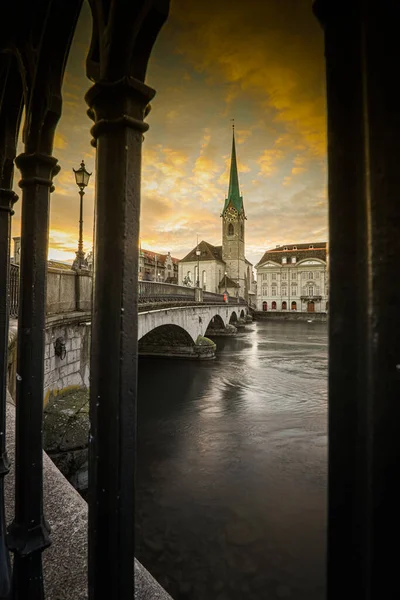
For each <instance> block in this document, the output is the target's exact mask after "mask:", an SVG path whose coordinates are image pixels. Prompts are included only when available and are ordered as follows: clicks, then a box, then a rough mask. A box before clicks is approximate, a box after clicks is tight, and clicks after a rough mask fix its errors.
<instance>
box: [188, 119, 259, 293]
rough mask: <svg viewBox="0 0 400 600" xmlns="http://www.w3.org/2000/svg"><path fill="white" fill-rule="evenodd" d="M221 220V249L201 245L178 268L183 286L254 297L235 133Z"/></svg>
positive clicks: (208, 244) (207, 244) (203, 242)
mask: <svg viewBox="0 0 400 600" xmlns="http://www.w3.org/2000/svg"><path fill="white" fill-rule="evenodd" d="M221 218H222V245H221V246H214V245H212V244H210V243H209V242H206V241H204V240H203V241H201V242H200V243H199V244H198V245H197V246H196V247H195V248H193V249H192V250H191V251H190V252H189V254H187V255H186V256H185V257H184V258H183V259H182V260H181V261H179V266H178V277H179V284H180V285H191V286H197V285H198V286H199V287H201V288H202V289H203V290H204V291H209V292H214V293H223V292H225V291H227V292H228V294H229V295H231V296H239V297H243V298H245V299H246V300H249V298H250V297H251V296H252V297H254V292H253V289H252V282H253V265H252V264H251V263H250V262H249V261H248V260H247V259H246V256H245V233H246V231H245V230H246V215H245V211H244V205H243V198H242V196H241V195H240V189H239V176H238V169H237V161H236V145H235V132H234V131H233V136H232V154H231V166H230V175H229V189H228V196H227V198H226V199H225V202H224V206H223V210H222V213H221Z"/></svg>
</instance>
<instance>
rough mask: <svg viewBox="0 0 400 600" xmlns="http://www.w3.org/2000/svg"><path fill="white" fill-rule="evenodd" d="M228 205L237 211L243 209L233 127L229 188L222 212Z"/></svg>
mask: <svg viewBox="0 0 400 600" xmlns="http://www.w3.org/2000/svg"><path fill="white" fill-rule="evenodd" d="M229 205H231V206H233V208H236V210H237V211H238V213H240V212H241V211H242V210H243V198H242V196H241V195H240V190H239V175H238V169H237V162H236V146H235V129H233V135H232V154H231V170H230V174H229V190H228V197H227V198H226V199H225V204H224V210H223V211H222V212H223V213H224V212H225V210H226V209H227V208H228V206H229Z"/></svg>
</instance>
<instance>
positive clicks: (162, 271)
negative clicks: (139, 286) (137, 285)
mask: <svg viewBox="0 0 400 600" xmlns="http://www.w3.org/2000/svg"><path fill="white" fill-rule="evenodd" d="M178 262H179V259H178V258H174V257H173V256H171V253H170V252H168V253H167V254H158V253H157V252H152V251H151V250H144V249H142V248H140V252H139V280H140V281H160V282H164V283H175V284H177V283H178Z"/></svg>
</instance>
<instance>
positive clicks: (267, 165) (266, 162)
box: [257, 148, 284, 177]
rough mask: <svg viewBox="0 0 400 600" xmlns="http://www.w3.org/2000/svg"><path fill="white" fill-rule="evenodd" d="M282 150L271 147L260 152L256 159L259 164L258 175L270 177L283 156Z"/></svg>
mask: <svg viewBox="0 0 400 600" xmlns="http://www.w3.org/2000/svg"><path fill="white" fill-rule="evenodd" d="M283 156H284V155H283V152H282V150H279V149H278V148H271V149H269V150H264V152H263V153H262V154H261V156H260V158H259V159H258V160H257V162H258V164H259V165H260V172H259V175H264V176H265V177H270V176H271V175H273V174H274V173H276V171H277V170H278V163H279V161H281V160H282V158H283Z"/></svg>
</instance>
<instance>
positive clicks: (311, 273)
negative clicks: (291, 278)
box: [308, 271, 314, 279]
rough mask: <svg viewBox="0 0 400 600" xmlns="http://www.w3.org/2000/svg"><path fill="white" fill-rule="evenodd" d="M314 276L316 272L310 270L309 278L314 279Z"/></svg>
mask: <svg viewBox="0 0 400 600" xmlns="http://www.w3.org/2000/svg"><path fill="white" fill-rule="evenodd" d="M313 277H314V274H313V272H312V271H310V272H309V274H308V279H312V278H313Z"/></svg>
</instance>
